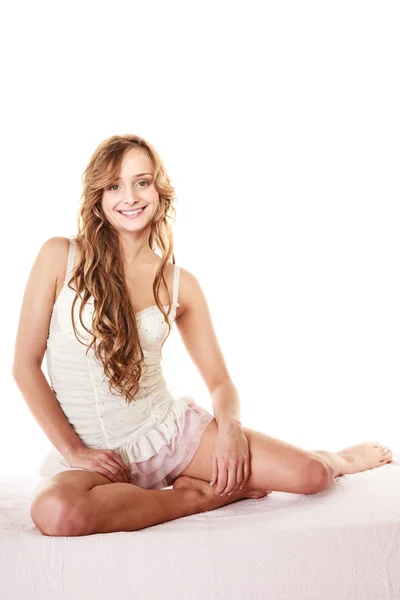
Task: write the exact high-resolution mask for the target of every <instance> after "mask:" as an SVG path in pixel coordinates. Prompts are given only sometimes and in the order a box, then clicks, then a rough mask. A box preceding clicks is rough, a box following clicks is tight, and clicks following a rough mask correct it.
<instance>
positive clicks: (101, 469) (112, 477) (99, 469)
mask: <svg viewBox="0 0 400 600" xmlns="http://www.w3.org/2000/svg"><path fill="white" fill-rule="evenodd" d="M96 471H97V472H98V473H100V474H101V475H104V477H107V479H109V480H110V481H112V482H113V483H118V479H117V478H116V477H115V475H113V474H112V472H111V471H110V470H109V469H107V468H106V467H103V466H101V465H99V466H96Z"/></svg>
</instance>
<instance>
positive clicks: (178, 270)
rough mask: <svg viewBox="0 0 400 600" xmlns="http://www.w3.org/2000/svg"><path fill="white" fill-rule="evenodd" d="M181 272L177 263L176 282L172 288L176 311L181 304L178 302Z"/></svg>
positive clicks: (173, 303) (175, 267)
mask: <svg viewBox="0 0 400 600" xmlns="http://www.w3.org/2000/svg"><path fill="white" fill-rule="evenodd" d="M179 274H180V268H179V267H178V265H177V264H175V265H174V284H173V289H172V306H173V308H174V310H175V311H176V308H177V306H180V304H179V302H178V292H179Z"/></svg>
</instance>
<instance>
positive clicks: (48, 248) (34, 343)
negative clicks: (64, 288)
mask: <svg viewBox="0 0 400 600" xmlns="http://www.w3.org/2000/svg"><path fill="white" fill-rule="evenodd" d="M67 255H68V239H67V238H63V237H53V238H50V239H48V240H46V242H44V244H43V245H42V247H41V248H40V250H39V253H38V255H37V257H36V260H35V262H34V264H33V267H32V269H31V272H30V274H29V278H28V282H27V285H26V288H25V292H24V297H23V300H22V307H21V313H20V319H19V324H18V332H17V337H16V341H15V351H14V362H13V369H12V374H13V377H14V379H15V381H16V383H17V385H18V388H19V389H20V391H21V394H22V395H23V397H24V400H25V402H26V404H27V405H28V408H29V410H30V411H31V413H32V415H33V416H34V418H35V420H36V421H37V423H38V424H39V426H40V427H41V429H42V430H43V431H44V433H45V434H46V436H47V437H48V438H49V440H50V441H51V443H52V444H53V446H55V447H56V448H57V450H58V451H59V452H60V453H61V454H62V456H63V457H64V458H65V459H66V460H67V462H68V456H71V455H72V454H73V453H74V452H76V451H77V450H79V449H80V448H82V447H84V444H83V442H82V441H81V439H80V437H79V436H78V435H77V434H76V433H75V431H74V429H73V428H72V426H71V424H70V423H69V421H68V419H67V417H66V416H65V414H64V412H63V410H62V408H61V406H60V405H59V403H58V401H57V398H56V397H55V395H54V392H53V390H52V388H51V387H50V385H49V383H48V381H47V379H46V377H45V376H44V373H43V371H42V368H41V365H42V362H43V357H44V354H45V351H46V345H47V337H48V334H49V327H50V319H51V313H52V310H53V305H54V301H55V296H56V289H57V281H58V280H59V279H60V265H63V264H64V265H65V268H66V265H67ZM61 270H62V269H61ZM64 275H65V274H64Z"/></svg>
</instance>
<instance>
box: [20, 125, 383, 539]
mask: <svg viewBox="0 0 400 600" xmlns="http://www.w3.org/2000/svg"><path fill="white" fill-rule="evenodd" d="M82 179H83V194H82V203H81V207H80V210H79V215H78V234H77V235H76V237H75V238H71V239H67V238H63V237H53V238H50V239H49V240H47V241H46V242H45V243H44V244H43V245H42V247H41V249H40V251H39V254H38V256H37V258H36V260H35V263H34V265H33V267H32V270H31V273H30V276H29V279H28V283H27V286H26V290H25V294H24V299H23V303H22V309H21V316H20V321H19V327H18V333H17V339H16V345H15V356H14V365H13V375H14V378H15V381H16V383H17V385H18V387H19V388H20V390H21V393H22V394H23V396H24V398H25V400H26V402H27V404H28V406H29V409H30V410H31V412H32V414H33V415H34V417H35V419H36V420H37V421H38V423H39V425H40V426H41V428H42V429H43V431H44V432H45V434H46V435H47V437H48V438H49V440H50V441H51V443H52V449H51V452H50V453H49V454H48V455H47V456H46V457H45V459H44V461H43V463H42V466H41V469H40V473H41V475H42V476H43V480H42V481H41V483H40V485H39V486H38V488H37V489H36V490H35V494H34V496H33V499H32V505H31V517H32V519H33V521H34V523H35V525H36V526H37V528H38V529H39V531H40V532H41V533H43V534H45V535H62V536H65V535H89V534H93V533H106V532H113V531H133V530H137V529H142V528H144V527H148V526H151V525H155V524H157V523H162V522H164V521H168V520H172V519H176V518H179V517H183V516H186V515H191V514H194V513H199V512H204V511H208V510H213V509H215V508H218V507H221V506H223V505H226V504H229V503H231V502H234V501H236V500H239V499H241V498H261V497H263V496H266V495H267V494H268V493H270V491H273V490H276V491H283V492H292V493H297V494H299V493H300V494H313V493H316V492H319V491H322V490H325V489H327V488H328V487H329V486H330V485H331V484H332V481H333V479H334V478H335V477H339V476H341V475H344V474H351V473H357V472H360V471H365V470H366V469H372V468H374V467H379V466H381V465H383V464H386V463H388V462H391V460H392V453H391V451H390V450H389V449H388V448H386V447H385V446H383V445H381V444H378V443H376V442H364V443H361V444H358V445H356V446H352V447H350V448H345V449H343V450H341V451H339V452H337V453H332V452H328V451H324V450H314V451H307V450H303V449H301V448H298V447H296V446H293V445H291V444H288V443H286V442H284V441H280V440H278V439H276V438H273V437H271V436H268V435H266V434H265V433H262V432H259V431H255V430H252V429H249V428H247V427H243V426H242V424H241V421H240V401H239V398H238V394H237V390H236V388H235V386H234V383H233V381H232V379H231V377H230V374H229V373H228V371H227V367H226V364H225V361H224V358H223V355H222V353H221V349H220V347H219V344H218V341H217V339H216V335H215V332H214V329H213V325H212V321H211V317H210V313H209V309H208V305H207V301H206V299H205V297H204V294H203V292H202V289H201V287H200V284H199V282H198V281H197V279H196V277H195V276H194V275H193V274H192V273H191V272H190V271H188V270H186V269H184V268H180V267H179V266H177V265H176V263H175V257H174V253H173V236H172V231H171V224H170V223H169V220H170V219H171V217H172V216H173V215H174V213H175V209H174V207H173V200H174V188H173V187H172V186H171V184H170V180H169V177H168V175H167V172H166V169H165V167H164V165H163V164H162V161H161V159H160V157H159V155H158V154H157V152H156V150H155V148H154V147H153V146H151V144H150V143H148V142H146V141H145V140H144V139H142V138H139V137H137V136H134V135H123V136H113V137H111V138H109V139H107V140H105V141H104V142H103V143H101V144H100V146H99V147H98V148H97V149H96V151H95V152H94V154H93V155H92V157H91V158H90V161H89V164H88V166H87V168H86V170H85V172H84V175H83V178H82ZM156 248H157V249H159V250H160V251H161V256H159V255H158V254H156V252H155V249H156ZM170 258H172V262H171V261H170V260H169V259H170ZM178 299H179V302H178ZM174 322H175V323H176V325H177V328H178V330H179V333H180V335H181V336H182V339H183V342H184V344H185V347H186V348H187V350H188V352H189V355H190V357H191V358H192V360H193V362H194V364H195V365H196V366H197V368H198V369H199V371H200V373H201V375H202V377H203V378H204V381H205V383H206V385H207V387H208V389H209V391H210V394H211V397H212V405H213V412H214V415H211V414H210V413H209V412H208V411H206V410H205V409H204V408H202V407H201V406H199V405H197V404H196V403H195V402H194V400H193V399H192V398H191V397H180V398H174V397H173V396H172V395H171V393H170V392H169V390H168V387H167V384H166V381H165V380H164V377H163V374H162V368H161V358H162V354H161V352H162V347H163V345H164V343H165V341H166V339H167V338H168V336H169V334H170V332H171V328H172V324H173V323H174ZM45 353H46V362H47V368H48V373H49V377H50V382H51V386H50V385H49V383H48V382H47V379H46V378H45V376H44V374H43V372H42V370H41V364H42V361H43V356H44V354H45ZM210 480H211V484H213V485H211V486H210ZM171 485H172V486H173V489H163V488H165V487H168V486H171Z"/></svg>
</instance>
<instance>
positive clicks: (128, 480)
mask: <svg viewBox="0 0 400 600" xmlns="http://www.w3.org/2000/svg"><path fill="white" fill-rule="evenodd" d="M118 458H119V463H120V465H121V467H122V468H123V470H124V473H125V475H126V482H127V483H130V482H131V470H130V468H129V466H128V465H126V464H125V463H124V461H123V460H122V458H121V457H118Z"/></svg>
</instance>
